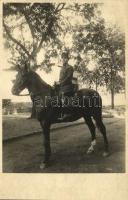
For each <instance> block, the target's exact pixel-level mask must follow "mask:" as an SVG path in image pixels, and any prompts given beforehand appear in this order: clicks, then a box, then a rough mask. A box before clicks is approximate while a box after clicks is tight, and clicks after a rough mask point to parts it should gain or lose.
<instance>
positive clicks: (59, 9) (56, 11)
mask: <svg viewBox="0 0 128 200" xmlns="http://www.w3.org/2000/svg"><path fill="white" fill-rule="evenodd" d="M64 6H65V3H59V4H58V6H57V7H56V8H55V13H58V12H60V11H61V10H63V9H64Z"/></svg>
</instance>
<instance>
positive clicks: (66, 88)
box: [59, 65, 73, 93]
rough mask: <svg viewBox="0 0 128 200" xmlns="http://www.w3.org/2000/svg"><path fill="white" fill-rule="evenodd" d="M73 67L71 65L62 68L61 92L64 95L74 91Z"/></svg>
mask: <svg viewBox="0 0 128 200" xmlns="http://www.w3.org/2000/svg"><path fill="white" fill-rule="evenodd" d="M72 79H73V67H72V66H70V65H67V66H64V67H62V68H61V71H60V78H59V82H60V91H61V92H63V93H67V92H71V91H73V84H72Z"/></svg>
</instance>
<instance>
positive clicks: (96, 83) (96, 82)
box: [96, 78, 98, 91]
mask: <svg viewBox="0 0 128 200" xmlns="http://www.w3.org/2000/svg"><path fill="white" fill-rule="evenodd" d="M97 88H98V83H97V78H96V91H97Z"/></svg>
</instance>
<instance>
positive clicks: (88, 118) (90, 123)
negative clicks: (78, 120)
mask: <svg viewBox="0 0 128 200" xmlns="http://www.w3.org/2000/svg"><path fill="white" fill-rule="evenodd" d="M84 119H85V122H86V124H87V125H88V128H89V130H90V132H91V136H92V141H91V145H90V147H89V148H88V150H87V154H91V153H92V152H94V146H95V145H96V133H95V126H94V123H93V121H92V119H91V116H84Z"/></svg>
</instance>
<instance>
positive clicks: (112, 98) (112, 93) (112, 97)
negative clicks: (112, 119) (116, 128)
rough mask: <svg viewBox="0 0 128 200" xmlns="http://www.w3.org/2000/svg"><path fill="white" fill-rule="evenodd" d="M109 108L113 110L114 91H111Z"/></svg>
mask: <svg viewBox="0 0 128 200" xmlns="http://www.w3.org/2000/svg"><path fill="white" fill-rule="evenodd" d="M111 108H112V109H114V89H113V88H112V89H111Z"/></svg>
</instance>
